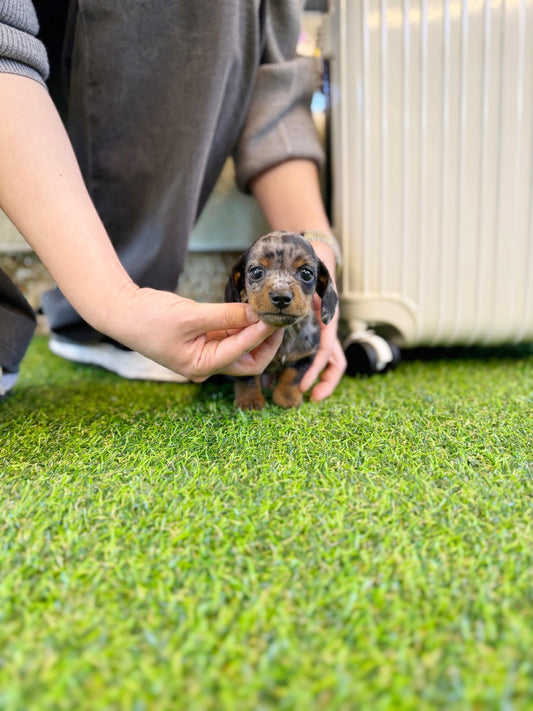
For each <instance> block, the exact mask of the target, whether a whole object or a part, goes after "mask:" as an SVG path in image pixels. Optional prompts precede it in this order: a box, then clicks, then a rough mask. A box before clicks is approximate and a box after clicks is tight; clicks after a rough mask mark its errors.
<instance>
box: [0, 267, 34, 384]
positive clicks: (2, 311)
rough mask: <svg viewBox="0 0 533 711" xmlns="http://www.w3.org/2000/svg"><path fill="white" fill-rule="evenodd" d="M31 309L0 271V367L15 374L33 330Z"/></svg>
mask: <svg viewBox="0 0 533 711" xmlns="http://www.w3.org/2000/svg"><path fill="white" fill-rule="evenodd" d="M35 323H36V320H35V314H34V312H33V309H32V307H31V306H30V305H29V303H28V302H27V301H26V299H25V298H24V296H23V295H22V294H21V293H20V291H19V290H18V289H17V287H16V286H15V285H14V284H13V283H12V282H11V280H10V279H9V278H8V277H7V275H6V274H4V272H3V271H2V270H1V269H0V366H1V367H2V368H3V369H4V370H7V371H10V372H12V373H16V372H17V371H18V368H19V364H20V361H21V360H22V358H23V357H24V354H25V353H26V349H27V347H28V345H29V343H30V341H31V337H32V336H33V332H34V330H35Z"/></svg>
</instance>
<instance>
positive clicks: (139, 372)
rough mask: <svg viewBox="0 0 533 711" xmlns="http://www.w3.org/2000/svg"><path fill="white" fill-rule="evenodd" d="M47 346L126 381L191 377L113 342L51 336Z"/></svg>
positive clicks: (180, 380) (179, 380)
mask: <svg viewBox="0 0 533 711" xmlns="http://www.w3.org/2000/svg"><path fill="white" fill-rule="evenodd" d="M48 347H49V349H50V350H51V351H52V353H54V354H55V355H57V356H59V357H60V358H64V359H65V360H70V361H72V362H74V363H83V364H84V365H96V366H98V367H100V368H104V369H105V370H109V371H110V372H112V373H115V374H116V375H120V377H122V378H126V379H127V380H153V381H157V382H162V383H188V382H189V380H187V378H185V377H184V376H183V375H179V373H175V372H174V371H173V370H170V369H169V368H165V366H163V365H159V363H156V362H155V361H153V360H150V359H149V358H146V357H145V356H143V355H141V354H140V353H137V352H136V351H124V350H122V349H120V348H117V347H116V346H113V345H111V344H110V343H97V344H92V345H87V344H81V343H74V342H73V341H67V340H63V339H60V338H53V337H52V338H50V340H49V342H48Z"/></svg>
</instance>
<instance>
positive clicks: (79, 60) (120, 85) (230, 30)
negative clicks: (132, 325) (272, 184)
mask: <svg viewBox="0 0 533 711" xmlns="http://www.w3.org/2000/svg"><path fill="white" fill-rule="evenodd" d="M258 7H259V3H258V2H256V0H247V1H246V2H238V3H234V2H231V3H226V2H224V3H221V2H219V0H211V1H210V2H205V1H204V2H202V3H198V2H196V3H194V2H168V0H153V1H152V2H150V3H146V2H136V3H127V4H124V3H121V2H109V0H97V1H94V0H93V2H88V3H80V4H79V6H78V5H77V4H76V10H75V12H74V13H73V15H71V17H70V19H69V22H68V23H67V32H66V34H67V38H66V42H65V46H66V48H67V53H66V57H64V59H65V65H66V67H67V75H66V79H67V117H66V122H67V127H68V131H69V134H70V138H71V141H72V143H73V146H74V149H75V151H76V155H77V158H78V161H79V163H80V166H81V169H82V173H83V176H84V179H85V182H86V185H87V187H88V190H89V192H90V194H91V197H92V199H93V201H94V203H95V206H96V208H97V210H98V212H99V214H100V217H101V218H102V221H103V222H104V225H105V227H106V229H107V231H108V234H109V235H110V237H111V240H112V242H113V245H114V247H115V249H116V251H117V253H118V255H119V258H120V259H121V261H122V263H123V265H124V266H125V268H126V270H127V271H128V273H129V274H130V275H131V277H132V278H133V280H134V281H135V282H136V283H137V284H139V285H140V286H149V287H153V288H157V289H166V290H175V289H176V286H177V282H178V277H179V274H180V272H181V270H182V267H183V263H184V260H185V256H186V251H187V244H188V239H189V235H190V232H191V230H192V227H193V225H194V223H195V221H196V218H197V216H198V214H199V211H200V210H201V209H202V207H203V205H204V203H205V201H206V199H207V197H208V195H209V193H210V192H211V190H212V188H213V186H214V183H215V182H216V179H217V177H218V175H219V173H220V171H221V169H222V166H223V164H224V161H225V160H226V158H227V157H228V155H229V154H231V153H232V151H233V150H234V148H235V146H236V143H237V141H238V137H239V134H240V132H241V129H242V126H243V122H244V119H245V116H246V110H247V107H248V105H249V102H250V98H251V93H252V90H253V85H254V79H255V74H256V69H257V65H258V63H259V60H260V52H261V37H260V33H259V29H258V22H257V18H258V16H259V13H258ZM206 10H207V11H206ZM53 79H54V78H53V77H52V81H53ZM43 306H44V310H45V313H46V315H47V317H48V320H49V323H50V326H51V328H52V329H53V330H54V331H56V332H58V333H61V334H63V335H66V336H69V337H71V338H75V339H76V340H80V341H85V340H89V339H94V338H98V337H99V334H96V333H95V332H94V331H93V330H92V329H91V328H90V327H89V326H88V325H87V324H86V323H84V322H83V320H82V319H81V318H80V317H79V315H78V314H77V313H76V312H75V311H74V309H73V308H72V307H71V306H70V304H69V303H68V302H67V300H66V299H65V298H64V297H63V295H62V294H61V292H60V291H59V290H58V289H56V290H54V291H53V292H51V293H49V294H47V295H46V296H45V298H44V303H43Z"/></svg>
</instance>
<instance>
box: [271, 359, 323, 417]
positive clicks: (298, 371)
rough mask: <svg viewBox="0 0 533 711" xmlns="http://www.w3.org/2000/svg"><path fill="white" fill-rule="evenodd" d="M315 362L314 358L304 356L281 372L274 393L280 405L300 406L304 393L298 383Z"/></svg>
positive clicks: (274, 397)
mask: <svg viewBox="0 0 533 711" xmlns="http://www.w3.org/2000/svg"><path fill="white" fill-rule="evenodd" d="M312 362H313V359H312V358H302V360H299V361H298V362H297V363H295V364H294V365H292V366H290V367H289V368H285V370H284V371H283V372H282V373H281V375H280V376H279V378H278V382H277V383H276V387H275V388H274V392H273V393H272V400H274V402H275V403H276V405H279V406H280V407H298V406H299V405H301V404H302V400H303V395H302V393H301V392H300V390H299V388H298V385H299V384H300V380H301V379H302V378H303V376H304V374H305V372H306V371H307V369H308V368H309V366H310V365H311V363H312Z"/></svg>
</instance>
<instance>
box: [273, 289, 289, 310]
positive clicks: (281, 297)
mask: <svg viewBox="0 0 533 711" xmlns="http://www.w3.org/2000/svg"><path fill="white" fill-rule="evenodd" d="M270 301H272V303H273V304H274V306H275V307H276V308H277V309H286V308H287V306H290V304H291V303H292V294H291V293H290V291H273V292H272V293H271V294H270Z"/></svg>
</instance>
